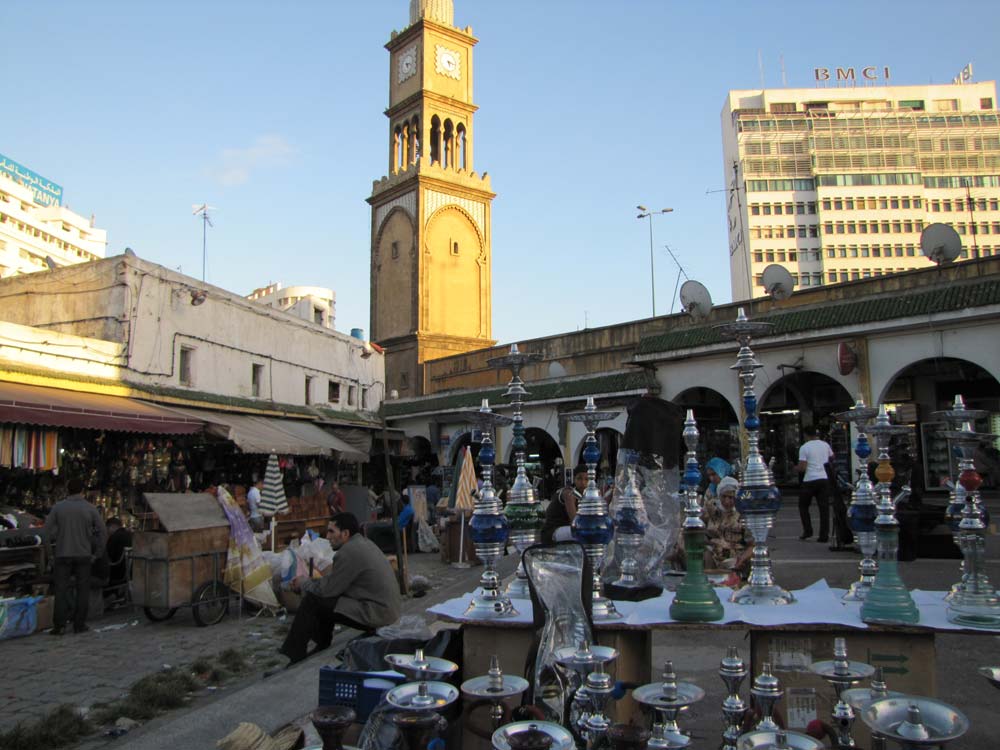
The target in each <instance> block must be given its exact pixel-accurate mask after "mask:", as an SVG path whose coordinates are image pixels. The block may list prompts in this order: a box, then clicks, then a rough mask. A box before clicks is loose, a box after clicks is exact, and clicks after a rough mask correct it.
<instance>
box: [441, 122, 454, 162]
mask: <svg viewBox="0 0 1000 750" xmlns="http://www.w3.org/2000/svg"><path fill="white" fill-rule="evenodd" d="M441 166H443V167H444V168H445V169H454V168H455V131H454V129H453V126H452V124H451V120H445V121H444V163H443V164H442V165H441Z"/></svg>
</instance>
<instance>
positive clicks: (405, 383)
mask: <svg viewBox="0 0 1000 750" xmlns="http://www.w3.org/2000/svg"><path fill="white" fill-rule="evenodd" d="M399 387H400V388H409V387H410V373H408V372H401V373H399Z"/></svg>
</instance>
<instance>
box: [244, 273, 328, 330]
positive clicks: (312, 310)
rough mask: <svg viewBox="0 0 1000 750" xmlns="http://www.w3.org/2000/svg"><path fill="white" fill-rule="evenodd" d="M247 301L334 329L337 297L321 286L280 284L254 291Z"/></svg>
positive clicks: (269, 285)
mask: <svg viewBox="0 0 1000 750" xmlns="http://www.w3.org/2000/svg"><path fill="white" fill-rule="evenodd" d="M247 299H248V300H251V301H253V302H256V303H257V304H260V305H266V306H267V307H273V308H274V309H276V310H281V311H283V312H287V313H289V314H290V315H294V316H295V317H297V318H302V320H311V321H312V322H313V323H316V324H318V325H321V326H323V327H324V328H334V327H335V326H334V322H335V318H336V304H337V297H336V294H334V291H333V290H332V289H327V288H326V287H322V286H287V287H286V286H282V285H281V282H280V281H279V282H276V283H273V284H268V285H267V286H264V287H261V288H259V289H254V290H253V291H252V292H251V293H250V294H248V295H247Z"/></svg>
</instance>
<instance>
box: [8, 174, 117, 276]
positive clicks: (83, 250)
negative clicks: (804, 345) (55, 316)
mask: <svg viewBox="0 0 1000 750" xmlns="http://www.w3.org/2000/svg"><path fill="white" fill-rule="evenodd" d="M107 245H108V234H107V232H106V231H105V230H103V229H97V228H95V227H94V221H93V219H92V218H91V219H86V218H84V217H83V216H80V215H79V214H76V213H74V212H72V211H70V210H69V209H68V208H67V207H66V206H63V205H62V187H60V186H59V185H56V184H55V183H53V182H51V181H49V180H46V179H45V178H44V177H42V176H41V175H38V174H36V173H35V172H33V171H32V170H30V169H28V168H26V167H24V166H23V165H21V164H19V163H17V162H16V161H14V160H13V159H9V158H8V157H6V156H4V155H3V154H0V277H4V278H6V277H7V276H17V275H18V274H23V273H32V272H33V271H45V270H48V268H49V263H48V262H46V260H45V259H46V257H48V258H50V259H51V261H52V262H53V263H54V264H55V265H56V266H70V265H74V264H76V263H84V262H86V261H90V260H98V259H100V258H103V257H104V253H105V250H106V249H107Z"/></svg>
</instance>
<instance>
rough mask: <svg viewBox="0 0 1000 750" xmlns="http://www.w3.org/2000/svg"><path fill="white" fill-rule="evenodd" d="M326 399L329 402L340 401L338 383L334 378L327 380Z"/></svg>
mask: <svg viewBox="0 0 1000 750" xmlns="http://www.w3.org/2000/svg"><path fill="white" fill-rule="evenodd" d="M326 400H327V401H328V402H329V403H331V404H339V403H340V383H338V382H337V381H335V380H330V381H327V384H326Z"/></svg>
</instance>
